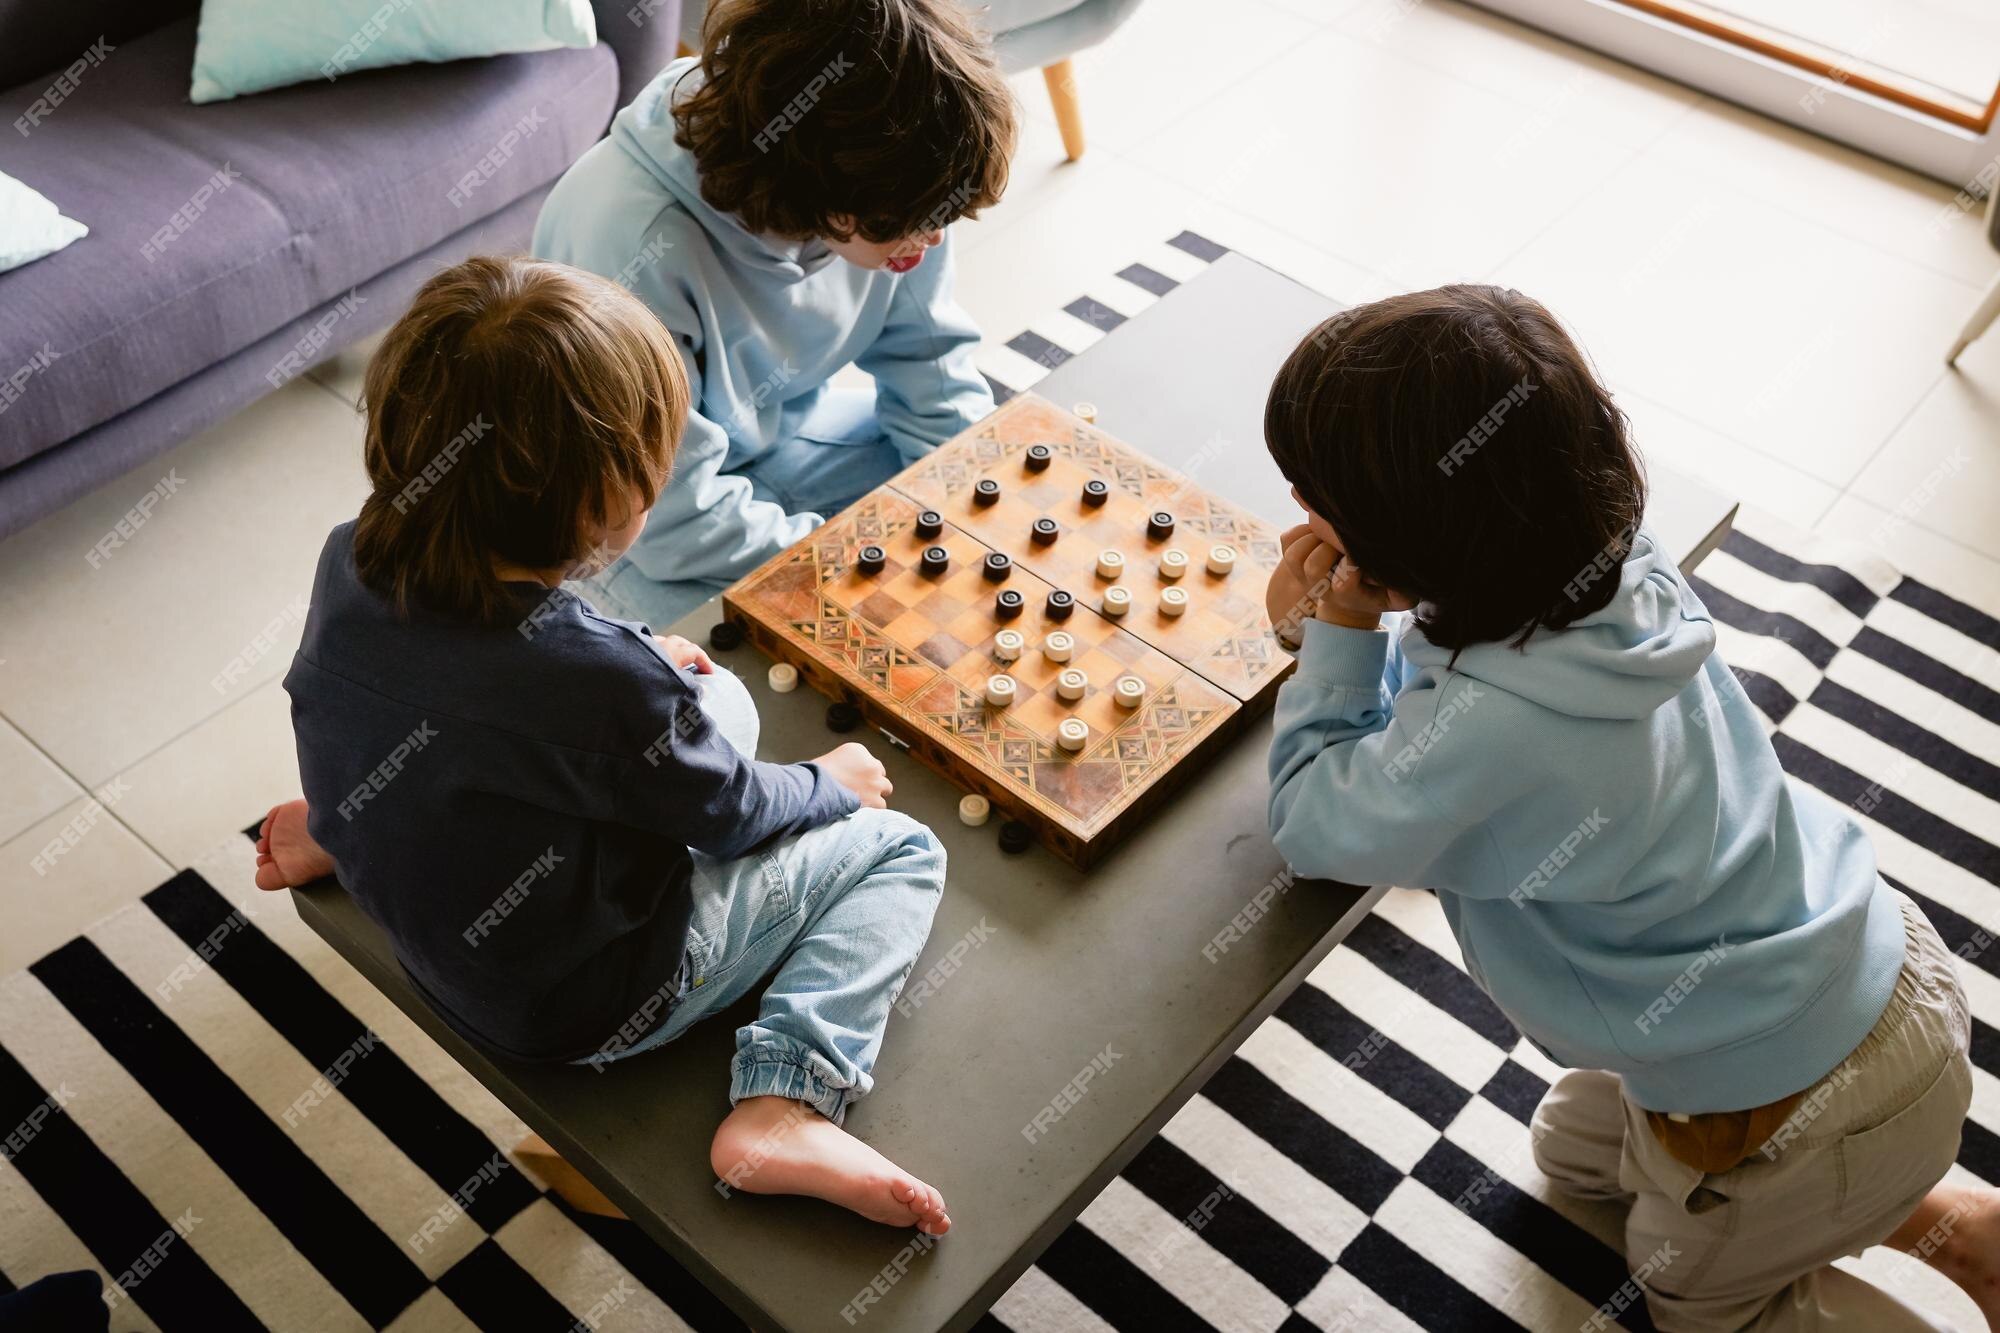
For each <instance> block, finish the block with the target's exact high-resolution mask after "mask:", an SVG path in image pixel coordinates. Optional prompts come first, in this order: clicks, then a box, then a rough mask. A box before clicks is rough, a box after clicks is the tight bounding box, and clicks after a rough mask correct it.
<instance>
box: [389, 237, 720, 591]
mask: <svg viewBox="0 0 2000 1333" xmlns="http://www.w3.org/2000/svg"><path fill="white" fill-rule="evenodd" d="M363 407H364V409H365V410H366V412H367V414H368V428H367V436H366V439H365V442H364V445H363V451H364V460H365V462H366V465H367V470H368V480H369V483H370V485H371V487H372V488H373V489H372V493H371V494H370V495H369V497H368V498H367V500H366V501H364V502H363V503H362V506H361V517H360V519H359V520H358V521H357V522H356V524H355V529H354V559H355V564H356V567H357V569H358V571H359V573H360V575H361V579H362V581H363V582H364V583H366V584H367V585H368V586H369V587H371V588H373V589H375V590H376V591H378V592H380V593H383V594H384V595H385V596H388V597H391V598H393V599H394V600H395V601H396V603H397V604H398V605H399V606H402V607H405V608H407V607H409V606H410V605H412V604H417V605H421V606H424V607H426V608H429V609H431V610H434V611H439V612H443V613H445V614H448V615H455V616H464V617H468V618H471V619H476V620H481V621H486V622H489V623H491V622H497V621H500V620H501V619H503V618H505V616H506V614H507V612H508V611H509V610H510V609H513V603H514V599H511V598H510V597H509V596H508V594H507V590H506V588H505V587H504V586H503V585H502V583H501V582H500V580H499V578H498V577H497V576H496V575H495V573H494V570H493V564H494V560H495V558H496V557H497V558H499V559H501V560H505V561H509V562H512V563H514V564H518V565H522V566H525V567H527V568H529V569H537V570H539V569H555V568H558V567H562V566H566V565H571V564H574V563H577V562H580V561H582V560H584V559H585V558H587V557H588V556H589V555H590V548H591V545H592V543H593V542H594V541H595V540H596V535H595V534H596V532H597V530H598V528H599V527H600V526H602V525H612V524H617V523H619V522H622V521H623V520H624V519H626V518H628V517H630V516H631V514H632V512H633V510H632V508H631V506H633V505H635V504H636V505H639V506H641V507H647V506H650V505H651V504H652V503H653V501H654V500H656V499H658V498H659V493H660V488H661V486H663V485H664V484H665V482H666V478H667V474H668V472H669V471H670V470H671V468H672V465H673V457H674V450H675V448H676V447H677V446H678V445H679V443H680V437H681V430H682V428H683V426H684V425H685V424H686V421H687V411H688V385H687V373H686V371H685V370H684V369H683V368H682V366H681V358H680V354H679V352H678V351H677V350H676V348H675V345H674V341H673V339H672V337H671V336H670V335H669V334H668V333H667V331H666V330H665V328H664V327H662V326H661V324H660V321H659V320H658V319H657V318H655V317H654V315H653V313H652V312H651V311H650V310H648V309H647V308H646V307H645V305H644V304H643V303H641V302H640V300H639V299H638V298H637V297H636V296H634V295H632V294H631V293H630V292H628V291H626V290H625V289H624V288H623V287H620V286H618V285H617V284H616V283H614V282H610V281H608V280H607V279H604V278H600V277H597V276H595V275H593V274H590V273H585V272H583V271H581V270H579V269H573V268H569V267H567V266H565V265H562V264H554V263H548V262H545V261H541V260H532V259H502V258H491V257H485V256H480V257H475V258H472V259H468V260H466V261H465V262H464V263H462V264H458V265H456V266H454V267H452V268H448V269H446V270H444V271H443V272H442V273H439V274H438V275H437V276H436V277H434V278H432V279H431V280H430V281H429V282H427V283H425V284H424V286H423V289H422V290H420V291H419V292H418V293H417V296H416V299H415V300H414V301H412V302H411V303H410V308H409V309H408V310H407V311H405V312H404V314H403V317H402V318H401V319H399V320H397V321H396V323H395V326H394V327H392V328H391V329H390V330H389V333H388V335H387V337H385V338H384V339H383V341H382V345H381V347H380V348H379V349H378V350H377V351H376V353H375V355H374V357H373V358H372V359H371V360H370V361H369V363H368V373H367V378H366V381H365V384H364V388H363Z"/></svg>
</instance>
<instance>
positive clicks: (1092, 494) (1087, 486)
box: [1083, 477, 1111, 509]
mask: <svg viewBox="0 0 2000 1333" xmlns="http://www.w3.org/2000/svg"><path fill="white" fill-rule="evenodd" d="M1110 498H1111V488H1110V487H1109V486H1107V485H1105V484H1104V483H1103V482H1102V481H1099V480H1098V479H1097V478H1096V477H1092V478H1091V479H1090V480H1089V481H1086V482H1085V483H1083V502H1084V504H1085V505H1087V506H1089V507H1090V508H1092V509H1095V508H1097V507H1098V506H1099V505H1101V504H1103V503H1104V502H1105V501H1106V500H1108V499H1110Z"/></svg>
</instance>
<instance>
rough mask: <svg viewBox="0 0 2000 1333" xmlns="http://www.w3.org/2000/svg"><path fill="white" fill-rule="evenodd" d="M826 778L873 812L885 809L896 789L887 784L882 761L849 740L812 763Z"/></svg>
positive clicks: (885, 770) (858, 743)
mask: <svg viewBox="0 0 2000 1333" xmlns="http://www.w3.org/2000/svg"><path fill="white" fill-rule="evenodd" d="M813 762H814V763H815V764H818V765H819V766H820V767H821V768H823V769H825V770H826V772H827V775H828V776H829V777H831V778H832V779H833V780H834V781H835V782H838V783H839V784H840V785H841V786H843V787H845V788H847V789H848V790H849V791H851V792H853V793H854V794H855V796H856V797H858V798H859V799H860V801H861V804H863V805H865V806H867V807H869V808H870V809H872V810H884V809H887V808H888V805H889V793H890V792H892V791H894V790H895V787H893V786H892V785H890V782H889V770H888V769H886V768H883V767H882V761H881V760H880V759H877V758H876V757H875V756H874V755H872V754H870V753H868V747H867V746H865V745H863V744H861V743H860V742H859V741H849V742H848V743H847V744H845V745H843V746H841V747H839V748H838V749H835V750H829V751H828V752H827V753H825V754H823V755H821V756H820V757H819V758H817V759H815V760H813Z"/></svg>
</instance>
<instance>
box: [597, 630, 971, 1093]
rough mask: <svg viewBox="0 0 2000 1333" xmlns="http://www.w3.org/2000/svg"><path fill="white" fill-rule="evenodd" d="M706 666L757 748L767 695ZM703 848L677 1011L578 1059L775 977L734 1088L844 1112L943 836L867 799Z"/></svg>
mask: <svg viewBox="0 0 2000 1333" xmlns="http://www.w3.org/2000/svg"><path fill="white" fill-rule="evenodd" d="M698 679H699V680H700V682H701V685H702V707H703V708H705V709H706V710H707V711H708V713H709V715H710V716H711V717H713V718H714V719H715V722H716V725H717V726H718V727H719V728H720V729H721V731H722V734H723V735H724V736H725V737H727V738H728V740H729V742H730V743H731V744H732V745H734V746H735V747H736V748H737V749H739V750H741V751H742V752H743V753H744V754H746V755H754V754H755V753H756V751H757V731H758V725H757V709H756V706H755V704H754V703H752V701H751V699H750V693H749V691H748V690H746V689H744V688H743V682H742V681H740V680H738V679H737V678H736V677H735V676H733V675H731V674H730V673H729V672H727V671H725V670H722V669H721V668H719V667H718V668H717V669H716V671H715V673H714V674H712V675H707V676H701V677H698ZM693 855H694V881H693V885H692V892H693V894H694V917H693V920H692V921H691V922H690V923H689V929H688V943H687V953H686V955H685V958H684V960H683V963H682V968H681V987H680V992H679V994H678V995H677V996H675V998H674V1001H673V1003H672V1006H671V1007H670V1008H669V1009H668V1011H667V1016H666V1018H665V1019H664V1020H663V1021H662V1022H661V1023H660V1024H659V1026H657V1027H654V1028H653V1029H652V1030H651V1031H649V1032H648V1033H647V1034H646V1035H645V1036H644V1037H641V1038H640V1039H639V1040H637V1041H635V1042H633V1043H631V1044H630V1045H629V1046H623V1047H619V1048H617V1049H613V1048H612V1047H607V1048H606V1049H605V1050H602V1051H600V1052H598V1053H597V1054H595V1055H592V1056H590V1057H588V1058H587V1059H585V1060H582V1061H579V1062H578V1063H580V1064H593V1065H598V1066H600V1067H601V1066H602V1065H603V1064H604V1063H606V1062H608V1061H611V1060H619V1059H626V1058H629V1057H631V1056H634V1055H638V1054H641V1053H643V1052H645V1051H649V1050H653V1049H655V1048H656V1047H659V1046H663V1045H665V1044H666V1043H667V1042H670V1041H672V1040H673V1039H674V1038H676V1037H678V1036H680V1035H681V1034H682V1033H683V1032H686V1031H687V1030H688V1028H689V1027H691V1026H693V1025H694V1024H695V1023H697V1022H700V1021H701V1020H702V1019H704V1018H706V1017H708V1016H709V1015H710V1014H714V1013H717V1012H719V1011H721V1010H723V1009H726V1008H728V1007H729V1006H730V1005H731V1004H734V1003H735V1002H736V1001H737V1000H739V999H741V998H742V997H743V996H745V995H747V994H749V993H750V992H751V991H753V990H755V989H757V987H758V985H759V983H763V982H765V981H766V978H768V979H769V980H768V983H767V984H765V985H764V988H763V999H762V1001H761V1002H760V1004H759V1006H758V1011H757V1017H756V1019H755V1020H754V1021H752V1022H750V1023H747V1024H745V1025H744V1026H743V1027H741V1028H738V1029H737V1031H736V1058H735V1060H734V1061H733V1062H732V1063H731V1065H730V1073H729V1100H730V1102H731V1103H732V1104H734V1103H736V1102H739V1101H741V1100H743V1099H744V1098H745V1097H760V1096H776V1097H790V1098H793V1099H795V1100H798V1101H802V1102H807V1103H810V1104H811V1105H812V1106H813V1107H815V1108H817V1109H818V1110H819V1111H820V1112H821V1113H822V1114H823V1115H825V1116H826V1117H827V1118H828V1119H830V1120H832V1121H834V1122H835V1123H836V1124H838V1123H839V1122H840V1121H841V1119H842V1118H843V1117H844V1116H845V1115H846V1113H847V1106H848V1103H850V1102H851V1101H853V1100H854V1099H855V1098H856V1097H861V1096H864V1095H866V1094H867V1092H868V1090H869V1088H870V1087H872V1086H873V1085H874V1078H873V1074H872V1071H873V1069H874V1067H875V1057H876V1055H877V1054H878V1053H879V1052H880V1051H881V1049H882V1030H883V1028H884V1027H886V1026H887V1024H888V1021H889V1010H890V1008H891V1006H893V1005H894V1004H895V1001H896V996H897V995H899V994H900V993H901V992H902V989H903V982H904V981H905V980H906V979H907V978H908V977H909V975H910V968H911V966H912V965H913V964H914V963H915V962H916V960H917V954H918V953H919V952H920V951H921V950H922V949H923V947H924V941H925V940H926V939H927V938H929V936H930V929H931V917H932V915H933V914H934V913H935V912H936V911H937V905H938V899H939V897H940V896H941V895H942V894H943V892H944V868H945V855H944V848H943V847H941V846H940V845H939V844H938V841H937V839H936V838H934V837H933V836H931V832H930V830H929V829H927V828H925V827H924V826H923V825H922V824H919V823H918V822H917V821H915V820H913V819H911V818H910V817H909V816H908V815H904V814H900V813H898V812H896V811H894V810H857V811H855V812H854V813H853V814H851V815H849V816H847V817H846V818H845V819H840V820H836V821H835V822H833V823H831V824H828V825H825V826H824V827H821V828H816V829H813V830H811V831H810V832H807V833H800V834H795V835H794V836H792V837H789V838H783V839H780V840H779V841H778V842H775V843H773V844H771V845H770V846H769V847H766V848H765V849H764V850H762V851H760V852H753V853H752V854H751V855H749V856H744V857H738V858H737V859H735V860H733V861H722V860H717V859H716V858H715V857H712V856H705V855H703V854H702V853H700V852H696V853H694V854H693Z"/></svg>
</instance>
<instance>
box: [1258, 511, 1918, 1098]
mask: <svg viewBox="0 0 2000 1333" xmlns="http://www.w3.org/2000/svg"><path fill="white" fill-rule="evenodd" d="M1502 558H1504V557H1502ZM1395 619H1396V620H1397V622H1398V623H1397V624H1396V626H1395V628H1394V629H1393V630H1390V631H1362V630H1353V629H1343V628H1341V627H1339V626H1335V625H1329V624H1325V623H1323V622H1320V621H1311V622H1308V624H1307V625H1306V633H1305V643H1304V646H1303V648H1302V650H1301V654H1300V657H1299V669H1298V671H1297V673H1296V674H1295V675H1294V676H1293V677H1292V679H1291V680H1289V681H1287V682H1286V683H1285V684H1284V686H1283V687H1281V688H1280V690H1279V692H1278V703H1277V719H1276V725H1277V739H1276V741H1275V743H1274V744H1273V746H1272V748H1271V830H1272V837H1273V838H1274V839H1275V840H1276V842H1277V846H1278V850H1279V851H1280V852H1281V853H1283V855H1284V856H1285V858H1286V860H1288V861H1289V862H1290V863H1291V865H1292V867H1293V869H1294V870H1295V871H1296V872H1297V873H1299V874H1301V875H1307V876H1314V877H1323V878H1327V879H1336V880H1343V881H1347V882H1350V883H1357V884H1400V885H1406V886H1410V887H1419V888H1434V889H1436V890H1437V891H1438V897H1439V900H1440V901H1441V903H1442V904H1443V906H1444V910H1445V915H1446V917H1447V918H1448V919H1449V920H1450V922H1451V928H1452V931H1453V933H1454V934H1456V935H1457V937H1458V943H1459V947H1460V948H1461V949H1462V950H1463V951H1464V954H1465V962H1466V966H1467V968H1468V969H1469V970H1470V971H1471V973H1472V975H1473V977H1474V978H1475V979H1476V980H1477V981H1478V982H1479V984H1480V985H1481V986H1482V987H1484V988H1485V989H1486V991H1487V993H1488V994H1490V995H1491V996H1492V997H1493V999H1494V1002H1495V1003H1497V1004H1498V1005H1499V1006H1500V1007H1501V1008H1502V1009H1503V1010H1505V1011H1506V1013H1507V1015H1508V1017H1510V1018H1512V1019H1513V1020H1514V1022H1515V1023H1516V1024H1518V1025H1519V1026H1520V1027H1521V1029H1522V1031H1523V1032H1524V1033H1525V1034H1526V1035H1527V1036H1528V1038H1529V1039H1530V1040H1531V1041H1533V1042H1534V1043H1535V1044H1536V1046H1538V1047H1539V1048H1540V1049H1541V1050H1542V1051H1543V1052H1544V1053H1545V1054H1546V1055H1548V1056H1549V1057H1550V1058H1551V1059H1553V1060H1555V1061H1556V1062H1557V1063H1558V1064H1562V1065H1567V1066H1570V1067H1572V1068H1585V1069H1607V1070H1611V1071H1613V1072H1616V1073H1618V1074H1621V1075H1623V1077H1624V1079H1625V1083H1626V1087H1627V1089H1628V1091H1629V1092H1630V1093H1631V1095H1632V1098H1633V1099H1634V1100H1635V1101H1637V1102H1638V1103H1639V1104H1640V1105H1641V1106H1644V1107H1646V1108H1647V1109H1649V1110H1655V1111H1665V1112H1686V1113H1690V1114H1693V1113H1699V1112H1704V1111H1729V1110H1743V1109H1747V1108H1750V1107H1755V1106H1762V1105H1764V1104H1766V1103H1768V1102H1773V1101H1776V1100H1778V1099H1779V1098H1781V1097H1784V1096H1786V1095H1788V1094H1790V1093H1794V1092H1799V1091H1801V1090H1803V1089H1806V1088H1809V1087H1811V1086H1812V1085H1813V1084H1815V1083H1816V1082H1818V1081H1819V1080H1821V1079H1822V1078H1824V1077H1825V1076H1826V1074H1827V1073H1828V1072H1829V1071H1831V1070H1832V1069H1834V1068H1835V1067H1836V1066H1837V1065H1838V1064H1839V1063H1840V1062H1841V1061H1842V1060H1843V1059H1845V1058H1846V1057H1847V1055H1848V1054H1849V1052H1851V1051H1852V1050H1853V1049H1854V1048H1855V1047H1856V1046H1857V1045H1859V1044H1860V1042H1861V1039H1862V1038H1863V1037H1865V1036H1866V1035H1867V1034H1868V1032H1869V1030H1870V1029H1871V1028H1873V1027H1874V1025H1875V1022H1876V1020H1877V1019H1878V1018H1880V1017H1881V1014H1882V1011H1883V1010H1884V1008H1886V1007H1887V1005H1888V1001H1889V996H1890V993H1891V991H1892V990H1893V989H1894V986H1895V983H1896V977H1897V974H1898V972H1899V971H1900V969H1901V967H1902V959H1903V925H1902V918H1901V915H1900V913H1899V911H1898V908H1897V905H1896V902H1895V898H1894V895H1893V893H1892V891H1891V890H1890V888H1889V887H1888V885H1887V884H1885V883H1884V882H1883V881H1882V879H1881V877H1880V876H1879V875H1878V874H1877V873H1876V869H1875V853H1874V849H1873V848H1872V847H1871V846H1870V845H1869V843H1868V838H1867V835H1866V834H1865V833H1864V832H1863V831H1862V829H1861V827H1860V826H1859V824H1857V823H1856V822H1855V821H1854V819H1852V818H1851V817H1850V816H1849V815H1848V813H1847V811H1846V810H1844V809H1842V808H1839V807H1837V806H1835V805H1834V804H1832V803H1831V802H1830V801H1828V800H1826V799H1825V798H1824V797H1822V796H1820V795H1819V794H1818V793H1817V792H1814V791H1812V790H1811V789H1809V788H1806V787H1803V786H1801V785H1798V784H1795V783H1793V782H1791V781H1789V780H1788V779H1787V778H1786V776H1785V774H1784V773H1783V771H1782V770H1781V769H1780V768H1779V766H1778V758H1777V755H1776V753H1775V752H1774V751H1773V750H1772V748H1771V742H1770V740H1769V739H1768V737H1767V736H1766V735H1765V732H1764V728H1763V725H1762V724H1761V723H1760V722H1759V720H1758V715H1757V713H1756V711H1755V710H1754V709H1753V708H1752V707H1751V705H1750V702H1749V699H1748V698H1747V697H1746V696H1745V695H1744V693H1743V688H1742V686H1741V685H1740V684H1739V683H1738V682H1737V680H1736V677H1735V676H1734V675H1733V674H1732V673H1731V672H1730V670H1729V668H1728V667H1727V666H1726V665H1724V663H1723V661H1722V659H1721V657H1720V656H1718V655H1717V654H1716V652H1715V627H1714V625H1713V623H1712V622H1711V621H1710V619H1709V615H1708V611H1707V609H1706V608H1704V607H1703V606H1702V604H1701V601H1700V599H1699V598H1698V597H1696V595H1695V593H1694V590H1693V589H1692V588H1690V587H1689V586H1688V584H1687V581H1686V580H1685V579H1683V578H1682V577H1681V574H1680V571H1679V570H1677V569H1675V568H1674V564H1673V561H1672V560H1671V559H1669V558H1668V556H1667V555H1666V554H1665V553H1664V552H1662V551H1661V550H1660V548H1659V546H1658V545H1657V543H1656V542H1655V540H1654V538H1653V537H1652V536H1651V535H1650V534H1647V533H1641V535H1640V536H1639V538H1638V540H1637V542H1636V543H1635V544H1634V546H1633V549H1632V552H1631V554H1630V556H1629V557H1628V558H1627V559H1626V561H1625V562H1624V567H1623V569H1622V570H1621V571H1620V579H1619V584H1618V592H1617V595H1616V596H1614V597H1613V598H1612V600H1611V602H1610V604H1609V605H1608V606H1606V607H1604V608H1603V609H1602V610H1599V611H1597V612H1594V613H1592V614H1591V615H1589V616H1586V617H1584V618H1583V619H1582V620H1579V621H1577V622H1576V623H1575V624H1574V625H1572V626H1571V627H1570V628H1568V629H1565V630H1561V631H1555V632H1546V631H1545V632H1541V633H1537V634H1536V635H1535V636H1534V637H1533V638H1532V639H1530V640H1529V642H1528V644H1527V647H1526V649H1525V650H1516V649H1514V648H1510V647H1508V646H1506V645H1505V644H1496V643H1486V644H1477V645H1475V646H1473V647H1470V648H1467V649H1465V650H1464V651H1463V652H1461V653H1460V654H1459V655H1458V661H1457V662H1456V663H1455V664H1454V663H1452V662H1451V653H1450V652H1449V651H1448V650H1446V649H1443V648H1439V647H1437V646H1436V645H1434V644H1432V643H1430V642H1429V641H1428V640H1426V639H1425V638H1424V637H1423V635H1422V633H1421V632H1419V631H1418V630H1417V629H1415V627H1414V626H1411V625H1408V624H1407V623H1403V622H1405V621H1406V620H1407V618H1406V617H1396V618H1395Z"/></svg>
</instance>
